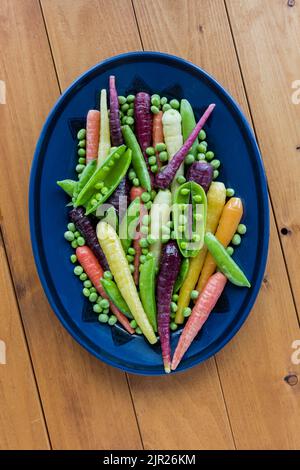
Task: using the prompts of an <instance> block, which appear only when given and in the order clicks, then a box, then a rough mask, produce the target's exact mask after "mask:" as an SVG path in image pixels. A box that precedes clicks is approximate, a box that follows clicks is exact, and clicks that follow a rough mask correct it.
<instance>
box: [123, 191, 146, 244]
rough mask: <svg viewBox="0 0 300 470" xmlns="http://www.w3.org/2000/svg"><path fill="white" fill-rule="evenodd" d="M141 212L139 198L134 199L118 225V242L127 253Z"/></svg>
mask: <svg viewBox="0 0 300 470" xmlns="http://www.w3.org/2000/svg"><path fill="white" fill-rule="evenodd" d="M140 210H141V201H140V198H139V197H136V198H135V199H134V200H133V201H132V203H131V204H130V205H129V207H128V209H127V211H126V214H125V216H124V217H123V219H122V222H121V223H120V230H119V234H120V240H121V243H122V247H123V250H124V251H125V253H127V250H128V248H129V247H130V245H131V243H132V240H133V238H134V235H135V228H136V225H137V223H136V224H135V221H136V222H137V221H138V220H139V217H140Z"/></svg>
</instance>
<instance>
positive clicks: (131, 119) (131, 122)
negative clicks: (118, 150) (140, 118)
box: [126, 116, 134, 126]
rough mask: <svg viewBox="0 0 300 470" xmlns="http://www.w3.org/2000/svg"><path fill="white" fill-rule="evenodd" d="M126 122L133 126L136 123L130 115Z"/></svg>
mask: <svg viewBox="0 0 300 470" xmlns="http://www.w3.org/2000/svg"><path fill="white" fill-rule="evenodd" d="M126 124H128V126H133V124H134V119H133V117H131V116H128V117H127V120H126Z"/></svg>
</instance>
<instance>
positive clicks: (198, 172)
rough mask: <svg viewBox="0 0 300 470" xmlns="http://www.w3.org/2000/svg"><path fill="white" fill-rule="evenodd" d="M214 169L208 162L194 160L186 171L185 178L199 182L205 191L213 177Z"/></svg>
mask: <svg viewBox="0 0 300 470" xmlns="http://www.w3.org/2000/svg"><path fill="white" fill-rule="evenodd" d="M213 174H214V169H213V167H212V166H211V164H210V163H207V162H204V161H202V162H201V161H200V162H194V163H193V164H192V165H191V166H190V168H189V169H188V171H187V175H186V177H187V180H188V181H195V182H196V183H198V184H200V186H202V188H203V189H204V191H205V192H206V193H207V191H208V189H209V187H210V184H211V182H212V179H213Z"/></svg>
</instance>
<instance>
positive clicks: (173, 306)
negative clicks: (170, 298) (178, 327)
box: [171, 302, 178, 312]
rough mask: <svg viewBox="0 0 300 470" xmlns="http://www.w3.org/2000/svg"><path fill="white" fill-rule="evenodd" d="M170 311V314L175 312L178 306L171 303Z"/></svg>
mask: <svg viewBox="0 0 300 470" xmlns="http://www.w3.org/2000/svg"><path fill="white" fill-rule="evenodd" d="M171 310H172V312H177V310H178V306H177V304H176V303H175V302H171Z"/></svg>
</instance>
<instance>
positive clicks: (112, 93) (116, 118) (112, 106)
mask: <svg viewBox="0 0 300 470" xmlns="http://www.w3.org/2000/svg"><path fill="white" fill-rule="evenodd" d="M100 125H101V124H100ZM109 126H110V136H111V143H112V145H113V146H114V147H118V146H119V145H122V144H123V136H122V131H121V123H120V112H119V100H118V93H117V89H116V77H115V76H114V75H111V76H110V77H109Z"/></svg>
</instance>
